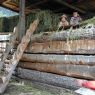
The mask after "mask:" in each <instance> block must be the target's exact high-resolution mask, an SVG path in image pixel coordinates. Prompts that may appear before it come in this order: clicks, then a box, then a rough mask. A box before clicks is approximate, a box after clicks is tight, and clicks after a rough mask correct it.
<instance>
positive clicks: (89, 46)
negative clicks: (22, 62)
mask: <svg viewBox="0 0 95 95" xmlns="http://www.w3.org/2000/svg"><path fill="white" fill-rule="evenodd" d="M26 52H30V53H55V54H56V53H57V54H58V53H59V54H60V53H61V54H64V53H65V54H66V53H69V54H95V40H87V39H84V40H74V41H72V40H71V41H68V42H66V41H50V42H43V43H37V42H35V43H30V45H29V46H28V48H27V49H26Z"/></svg>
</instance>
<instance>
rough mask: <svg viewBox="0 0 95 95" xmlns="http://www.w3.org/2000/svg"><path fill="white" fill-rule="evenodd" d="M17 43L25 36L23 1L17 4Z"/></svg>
mask: <svg viewBox="0 0 95 95" xmlns="http://www.w3.org/2000/svg"><path fill="white" fill-rule="evenodd" d="M18 34H19V35H18V38H19V41H21V39H22V37H23V35H25V0H20V3H19V33H18Z"/></svg>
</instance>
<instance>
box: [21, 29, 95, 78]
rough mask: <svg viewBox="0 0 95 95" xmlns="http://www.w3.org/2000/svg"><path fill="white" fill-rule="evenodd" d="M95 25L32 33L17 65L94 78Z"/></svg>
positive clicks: (59, 73)
mask: <svg viewBox="0 0 95 95" xmlns="http://www.w3.org/2000/svg"><path fill="white" fill-rule="evenodd" d="M94 31H95V30H94V29H87V30H86V31H85V29H80V30H72V31H71V30H69V31H61V32H53V33H51V32H49V33H48V32H46V33H40V34H35V35H33V36H32V37H31V42H30V44H29V46H28V47H27V49H26V52H25V53H24V55H23V57H22V59H21V62H20V64H19V67H22V68H24V69H30V70H37V71H41V72H48V73H54V74H58V75H62V76H64V75H66V76H70V77H77V78H85V79H95V56H94V54H95V40H94Z"/></svg>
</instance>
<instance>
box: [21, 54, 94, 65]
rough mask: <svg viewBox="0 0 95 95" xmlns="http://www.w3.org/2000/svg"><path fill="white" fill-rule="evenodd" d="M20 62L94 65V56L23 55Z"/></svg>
mask: <svg viewBox="0 0 95 95" xmlns="http://www.w3.org/2000/svg"><path fill="white" fill-rule="evenodd" d="M21 61H25V62H38V63H41V62H42V63H59V64H60V63H63V64H76V65H77V64H81V65H95V56H83V55H55V54H25V53H24V54H23V56H22V59H21Z"/></svg>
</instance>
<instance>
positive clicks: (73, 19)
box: [70, 12, 82, 29]
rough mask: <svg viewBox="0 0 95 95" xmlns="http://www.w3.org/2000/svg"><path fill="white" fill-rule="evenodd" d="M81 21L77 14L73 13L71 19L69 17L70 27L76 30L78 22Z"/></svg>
mask: <svg viewBox="0 0 95 95" xmlns="http://www.w3.org/2000/svg"><path fill="white" fill-rule="evenodd" d="M81 21H82V19H81V17H80V16H79V14H78V12H73V17H71V20H70V25H71V26H72V27H73V28H74V29H76V28H79V25H80V22H81Z"/></svg>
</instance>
